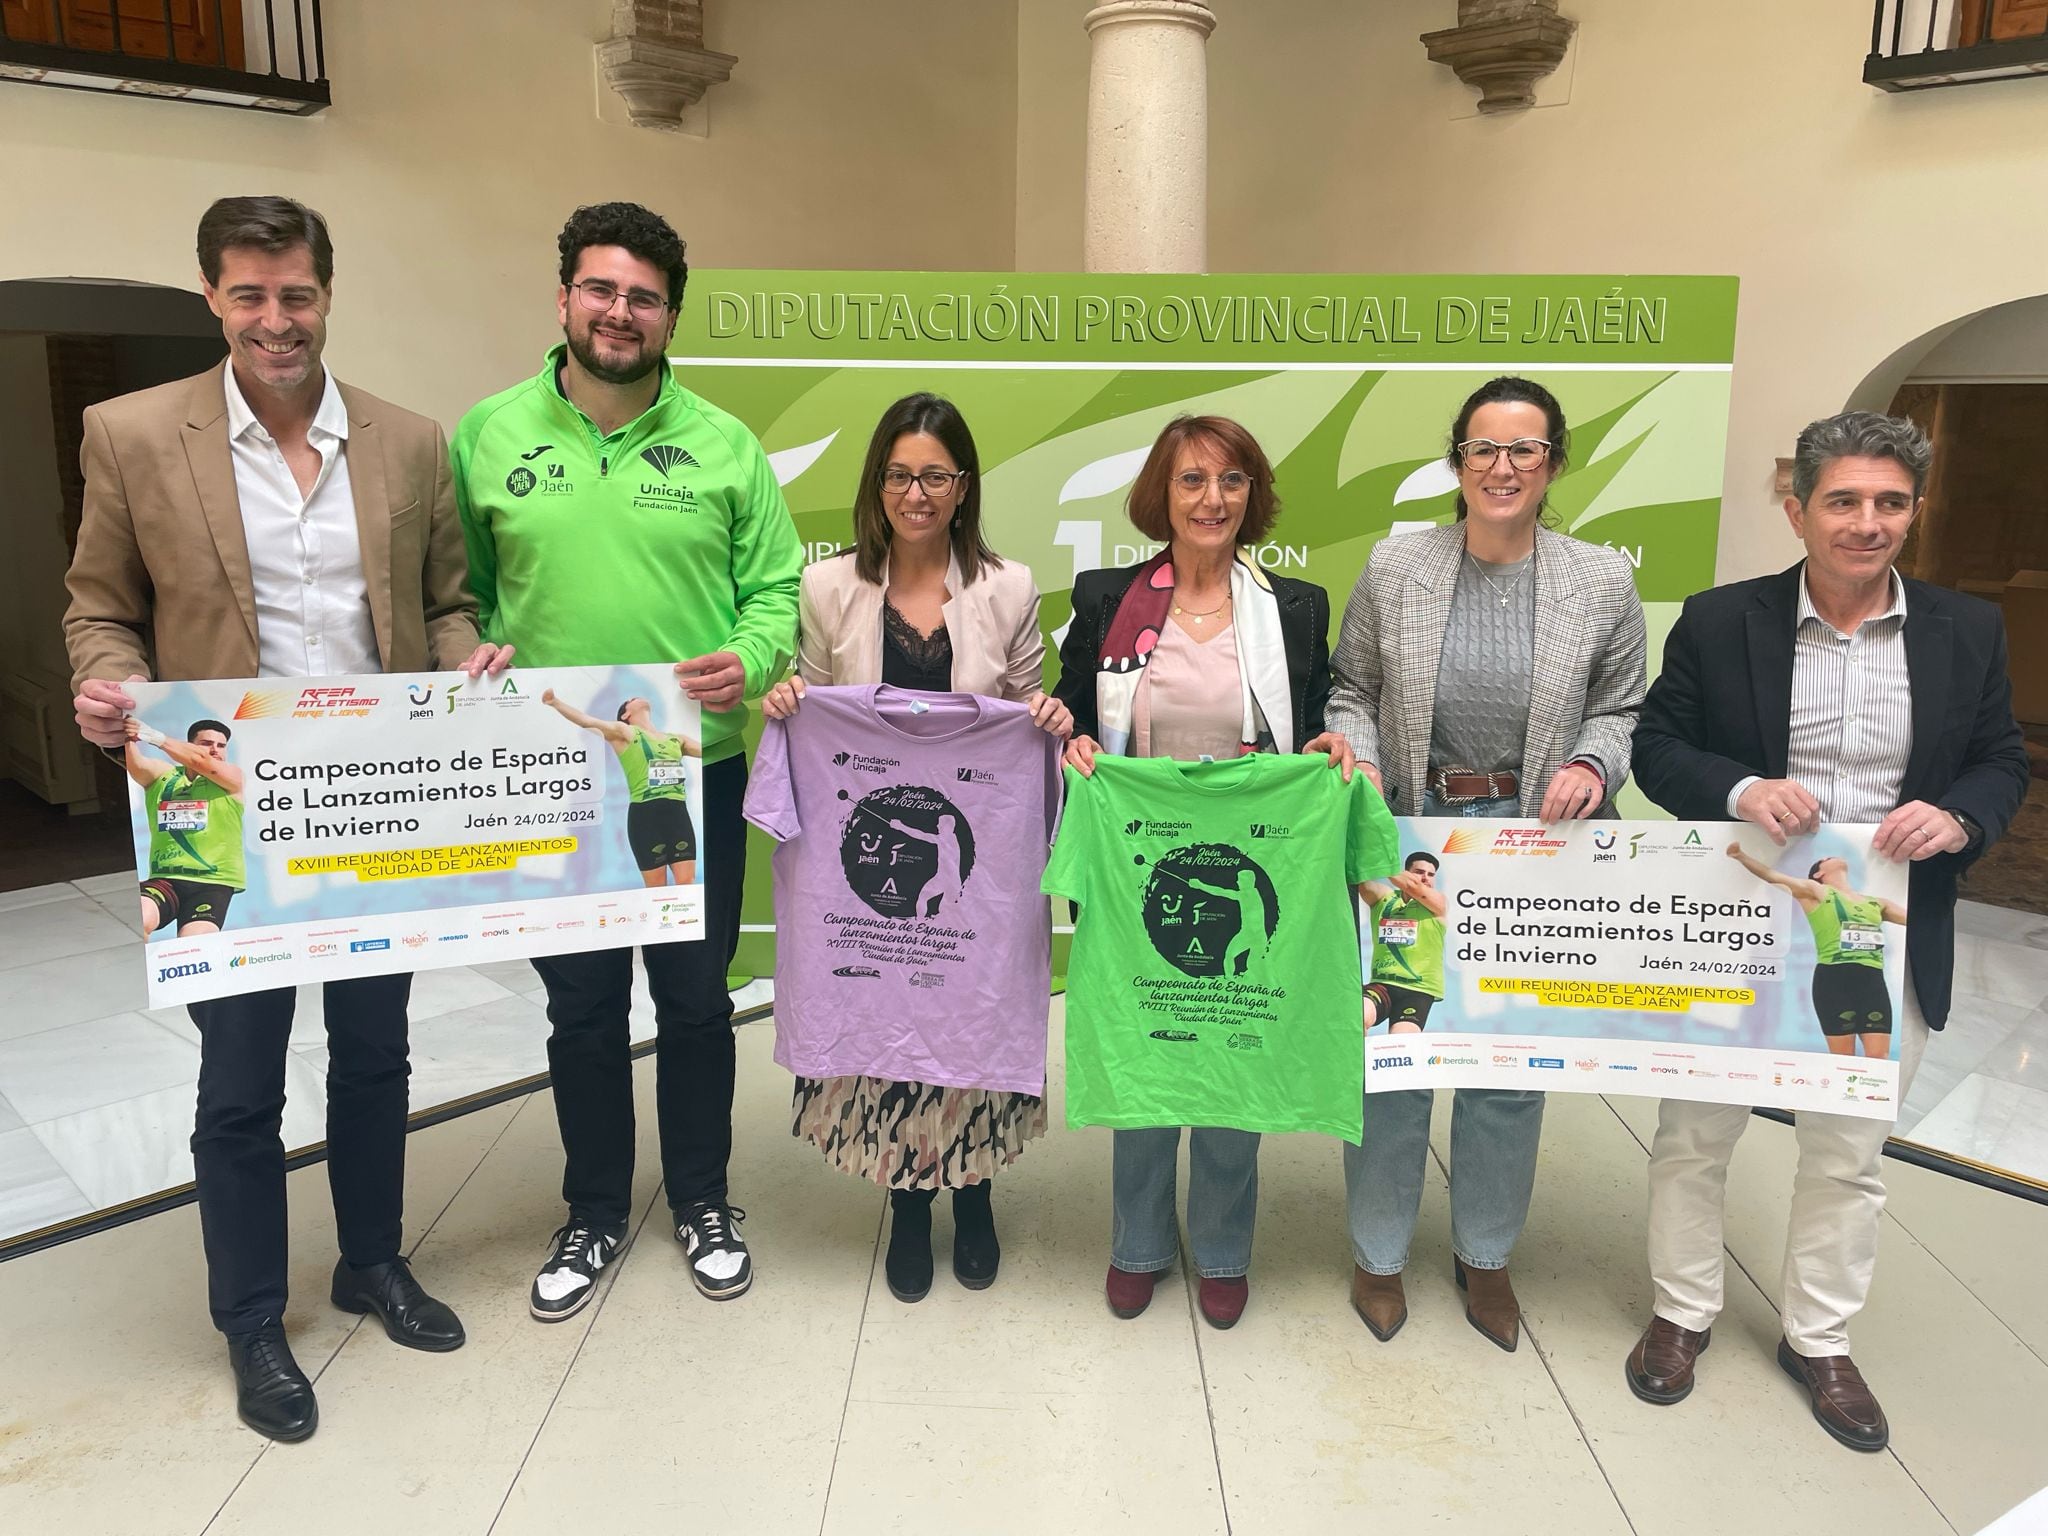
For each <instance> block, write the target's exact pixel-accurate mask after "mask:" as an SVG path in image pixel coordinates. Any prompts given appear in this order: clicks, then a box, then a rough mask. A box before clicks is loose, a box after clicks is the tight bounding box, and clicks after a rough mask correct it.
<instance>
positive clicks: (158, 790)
mask: <svg viewBox="0 0 2048 1536" xmlns="http://www.w3.org/2000/svg"><path fill="white" fill-rule="evenodd" d="M127 735H128V745H127V747H126V749H125V750H124V752H123V754H122V762H123V766H125V767H126V768H127V770H128V777H129V779H130V780H131V781H132V782H133V783H134V784H135V785H136V786H137V787H138V788H139V789H140V790H141V791H142V806H143V815H144V816H145V817H146V818H147V819H148V823H149V857H148V861H147V863H146V864H145V865H144V877H145V878H144V879H143V882H142V936H143V938H144V939H149V938H153V937H154V936H155V935H156V932H157V930H158V929H160V928H169V929H171V930H173V931H174V932H176V933H179V934H182V935H187V936H190V937H194V938H196V937H198V936H199V935H201V934H207V933H218V932H220V930H221V929H222V928H223V927H225V926H226V925H227V920H228V909H229V907H230V906H231V904H232V903H233V901H234V899H235V896H236V895H237V893H239V892H240V891H241V890H242V888H243V886H244V885H245V884H246V877H245V876H244V874H243V869H244V863H245V861H244V857H243V851H242V789H243V782H242V770H241V768H240V767H239V766H238V765H237V764H235V763H233V762H231V761H229V759H228V743H229V742H230V741H232V740H233V738H234V732H233V731H232V730H230V729H229V728H228V726H227V725H226V723H225V722H223V721H220V720H195V721H193V722H192V723H191V724H190V725H188V726H186V727H185V735H184V739H183V740H182V741H180V740H175V739H173V738H171V737H168V736H166V735H165V734H164V733H163V732H162V731H159V730H157V729H156V728H155V727H154V726H151V725H147V724H145V723H144V722H143V721H141V720H140V719H138V718H136V717H134V716H130V717H129V719H128V722H127Z"/></svg>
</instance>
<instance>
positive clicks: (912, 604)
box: [761, 394, 1074, 1301]
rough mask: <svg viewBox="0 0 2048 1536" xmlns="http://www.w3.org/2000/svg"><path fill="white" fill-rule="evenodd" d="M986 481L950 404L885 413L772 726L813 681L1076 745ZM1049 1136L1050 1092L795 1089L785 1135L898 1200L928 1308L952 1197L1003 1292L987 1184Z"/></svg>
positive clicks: (898, 1222)
mask: <svg viewBox="0 0 2048 1536" xmlns="http://www.w3.org/2000/svg"><path fill="white" fill-rule="evenodd" d="M980 470H981V462H980V459H979V457H978V456H977V455H976V453H975V449H974V437H973V435H972V434H971V433H970V432H969V431H968V430H967V423H966V422H965V421H964V420H963V419H962V418H961V415H960V412H959V411H958V410H957V409H956V408H955V407H954V405H953V403H952V402H951V401H950V400H944V399H941V398H940V397H939V396H937V395H929V394H918V395H910V396H908V397H906V398H905V399H902V400H899V401H897V402H896V403H895V404H894V405H892V406H890V407H889V409H888V410H886V411H884V412H883V413H882V419H881V421H880V422H879V423H878V424H877V425H876V427H875V432H874V436H873V438H872V439H871V440H870V441H869V443H868V455H867V463H866V466H865V467H864V468H863V469H862V471H861V478H860V485H859V487H858V488H857V489H856V491H855V492H854V501H853V536H854V543H853V548H852V549H850V550H843V551H841V552H840V553H839V554H837V555H834V556H833V557H831V558H830V559H827V560H820V561H817V562H815V563H813V564H812V565H810V566H809V567H808V568H806V569H805V571H804V576H803V597H802V608H801V618H800V628H799V634H798V642H797V675H796V676H795V677H793V678H790V679H789V680H788V681H786V682H782V683H778V684H777V685H776V686H775V687H774V688H773V689H771V690H770V691H769V693H768V696H767V697H766V698H765V699H763V700H762V701H761V711H762V713H763V714H765V715H767V716H768V717H769V718H770V719H772V720H779V719H783V718H786V717H787V716H789V715H791V714H793V713H794V712H795V711H796V710H797V709H798V708H799V707H801V704H802V701H803V696H804V690H805V688H806V686H807V685H810V684H814V683H815V684H825V685H829V684H863V683H887V684H890V685H891V686H893V687H899V688H914V689H924V690H927V691H930V692H939V693H947V692H951V693H978V694H983V695H985V696H987V697H990V698H997V699H1010V700H1014V701H1017V702H1020V703H1028V704H1029V705H1030V706H1031V717H1032V719H1033V720H1034V721H1036V722H1037V723H1038V724H1039V725H1040V726H1042V727H1043V728H1044V729H1045V730H1047V731H1049V732H1051V733H1052V734H1053V735H1054V736H1057V737H1059V738H1060V739H1062V740H1064V739H1065V738H1066V737H1067V736H1068V735H1070V734H1071V733H1072V731H1073V728H1074V718H1073V716H1072V714H1070V713H1069V712H1068V710H1067V707H1066V706H1065V705H1064V704H1061V703H1060V702H1059V701H1058V700H1056V699H1049V698H1047V697H1046V696H1045V694H1044V692H1043V691H1042V690H1041V686H1040V685H1041V682H1042V680H1043V675H1044V662H1045V639H1044V637H1043V636H1042V635H1041V634H1040V633H1039V630H1038V587H1037V585H1036V584H1035V583H1034V582H1033V581H1032V579H1031V572H1030V570H1029V569H1028V568H1026V567H1025V566H1023V565H1021V564H1013V563H1010V562H1006V561H1004V560H1002V559H1001V558H999V557H998V556H997V555H996V553H995V551H994V550H992V549H990V548H989V547H988V544H987V543H986V542H985V541H984V539H983V538H982V533H981V474H980ZM1045 1123H1046V1121H1045V1100H1044V1099H1043V1097H1041V1096H1040V1095H1038V1094H1024V1093H996V1092H990V1091H988V1090H985V1089H978V1088H946V1087H940V1086H937V1085H934V1084H929V1083H899V1082H891V1081H888V1080H886V1079H883V1078H874V1077H831V1078H810V1077H799V1078H798V1079H797V1080H796V1100H795V1106H794V1113H793V1117H792V1124H791V1127H790V1130H791V1133H792V1134H793V1135H796V1136H800V1137H803V1138H805V1139H806V1140H809V1141H810V1142H812V1143H813V1144H814V1145H815V1146H816V1147H817V1148H818V1150H819V1151H820V1152H822V1153H824V1155H825V1159H826V1161H827V1162H829V1163H831V1164H832V1166H833V1167H835V1168H837V1169H839V1170H840V1171H841V1172H843V1173H850V1174H853V1175H854V1176H855V1177H857V1178H867V1179H872V1180H874V1181H875V1182H876V1183H878V1184H880V1185H882V1186H883V1187H885V1188H886V1189H887V1190H888V1191H889V1205H890V1209H891V1211H892V1212H893V1219H892V1221H891V1223H890V1229H889V1254H888V1260H887V1263H886V1265H885V1271H886V1273H887V1276H888V1280H889V1290H890V1291H891V1293H893V1294H894V1295H895V1296H896V1298H897V1299H898V1300H899V1301H918V1300H921V1299H922V1298H923V1297H924V1295H925V1293H926V1292H928V1291H929V1290H930V1289H931V1285H932V1244H931V1231H932V1227H931V1223H932V1201H933V1200H934V1199H935V1198H936V1197H937V1195H938V1192H939V1190H940V1189H942V1188H944V1189H950V1190H952V1191H953V1273H954V1275H955V1276H956V1277H957V1278H958V1279H959V1281H960V1283H961V1284H962V1285H964V1286H966V1287H967V1288H968V1289H970V1290H977V1291H978V1290H983V1289H985V1288H987V1287H988V1286H989V1285H990V1284H991V1283H993V1282H994V1280H995V1277H996V1266H997V1264H998V1262H999V1261H1000V1259H1001V1257H1002V1250H1001V1248H1000V1246H999V1245H998V1244H997V1241H996V1228H995V1216H994V1213H993V1211H992V1210H991V1208H990V1204H989V1181H990V1180H991V1179H992V1178H994V1176H995V1172H996V1170H997V1169H998V1168H1001V1167H1004V1166H1006V1165H1007V1164H1009V1163H1011V1162H1013V1161H1015V1159H1016V1157H1017V1155H1018V1154H1019V1153H1020V1152H1022V1151H1023V1150H1024V1143H1025V1142H1027V1141H1029V1140H1031V1139H1032V1138H1033V1137H1036V1136H1042V1135H1044V1134H1045Z"/></svg>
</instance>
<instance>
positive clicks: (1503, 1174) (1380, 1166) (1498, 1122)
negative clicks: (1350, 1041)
mask: <svg viewBox="0 0 2048 1536" xmlns="http://www.w3.org/2000/svg"><path fill="white" fill-rule="evenodd" d="M1422 814H1423V815H1425V816H1519V815H1520V814H1521V807H1520V805H1519V803H1518V802H1517V801H1515V800H1511V799H1510V800H1476V801H1473V802H1471V803H1470V804H1468V805H1454V806H1447V805H1443V804H1441V803H1440V802H1438V800H1437V799H1436V797H1435V796H1434V795H1430V794H1424V796H1423V797H1422ZM1435 1102H1436V1094H1435V1093H1434V1092H1433V1091H1431V1090H1429V1089H1417V1090H1414V1091H1411V1092H1408V1093H1369V1094H1367V1095H1366V1096H1365V1125H1364V1130H1363V1134H1362V1136H1361V1138H1360V1143H1359V1145H1357V1146H1355V1147H1354V1146H1352V1145H1350V1144H1349V1143H1348V1142H1347V1143H1346V1144H1345V1147H1344V1193H1345V1198H1346V1200H1347V1201H1348V1203H1349V1205H1350V1215H1351V1248H1352V1254H1353V1257H1354V1258H1355V1259H1356V1260H1357V1262H1358V1266H1359V1267H1360V1268H1361V1269H1364V1270H1366V1271H1368V1272H1369V1273H1371V1274H1375V1275H1396V1274H1399V1273H1400V1272H1401V1270H1402V1269H1403V1268H1405V1267H1406V1265H1407V1263H1408V1245H1409V1243H1410V1242H1411V1241H1412V1240H1413V1238H1414V1236H1415V1219H1416V1216H1417V1214H1418V1213H1419V1212H1420V1210H1421V1208H1422V1179H1423V1173H1424V1170H1425V1168H1426V1167H1427V1165H1428V1162H1429V1116H1430V1110H1431V1108H1432V1107H1433V1106H1434V1105H1435ZM1542 1138H1543V1095H1542V1094H1540V1093H1527V1092H1523V1091H1521V1090H1517V1089H1501V1088H1459V1089H1456V1090H1454V1093H1453V1096H1452V1108H1451V1248H1452V1250H1453V1251H1454V1252H1455V1253H1456V1254H1457V1256H1458V1257H1459V1258H1460V1259H1462V1260H1464V1262H1465V1266H1466V1268H1468V1269H1505V1268H1507V1263H1508V1255H1509V1254H1510V1253H1512V1252H1513V1251H1514V1246H1515V1239H1516V1238H1518V1237H1520V1236H1521V1235H1522V1224H1523V1223H1524V1222H1525V1221H1527V1220H1528V1217H1529V1198H1530V1196H1531V1195H1532V1194H1533V1193H1534V1191H1535V1188H1536V1149H1537V1145H1538V1143H1539V1142H1541V1140H1542Z"/></svg>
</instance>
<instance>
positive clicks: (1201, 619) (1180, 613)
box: [1173, 592, 1230, 624]
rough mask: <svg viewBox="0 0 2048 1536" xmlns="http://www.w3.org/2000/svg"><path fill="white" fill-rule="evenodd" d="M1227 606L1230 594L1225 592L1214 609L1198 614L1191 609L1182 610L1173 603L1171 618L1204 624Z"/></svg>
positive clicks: (1177, 604)
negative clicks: (1187, 619) (1186, 619)
mask: <svg viewBox="0 0 2048 1536" xmlns="http://www.w3.org/2000/svg"><path fill="white" fill-rule="evenodd" d="M1229 606H1230V594H1229V593H1227V592H1226V593H1224V594H1223V601H1222V602H1220V603H1218V604H1217V605H1216V606H1215V607H1214V608H1206V609H1204V610H1203V611H1202V612H1200V613H1196V612H1195V611H1194V610H1193V609H1190V608H1183V607H1181V605H1180V604H1179V603H1175V604H1174V605H1173V616H1174V617H1175V618H1177V619H1178V618H1189V619H1193V620H1194V621H1195V622H1196V623H1197V624H1206V623H1207V622H1208V621H1209V620H1210V619H1213V618H1214V617H1215V616H1216V615H1217V614H1219V613H1221V612H1222V611H1223V610H1224V609H1226V608H1228V607H1229Z"/></svg>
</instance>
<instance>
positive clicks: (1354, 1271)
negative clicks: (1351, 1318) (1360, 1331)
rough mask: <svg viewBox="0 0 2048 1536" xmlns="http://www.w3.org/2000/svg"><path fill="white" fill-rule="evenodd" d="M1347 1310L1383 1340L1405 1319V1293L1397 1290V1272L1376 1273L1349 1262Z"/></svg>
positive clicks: (1406, 1303) (1397, 1331)
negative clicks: (1352, 1312)
mask: <svg viewBox="0 0 2048 1536" xmlns="http://www.w3.org/2000/svg"><path fill="white" fill-rule="evenodd" d="M1351 1310H1352V1311H1354V1312H1356V1313H1357V1314H1358V1316H1359V1320H1360V1321H1361V1322H1363V1323H1364V1324H1365V1326H1366V1327H1368V1328H1370V1329H1371V1330H1372V1336H1373V1337H1374V1338H1376V1339H1378V1340H1379V1341H1380V1342H1381V1343H1382V1344H1384V1343H1386V1342H1387V1340H1389V1339H1391V1338H1392V1337H1393V1336H1394V1335H1395V1334H1397V1333H1399V1332H1400V1331H1401V1325H1402V1324H1403V1323H1405V1322H1407V1321H1408V1296H1407V1293H1406V1292H1404V1291H1403V1290H1402V1289H1401V1277H1400V1275H1398V1274H1392V1275H1376V1274H1374V1273H1372V1271H1370V1270H1368V1269H1363V1268H1361V1267H1359V1266H1358V1265H1356V1264H1354V1265H1352V1266H1351Z"/></svg>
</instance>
